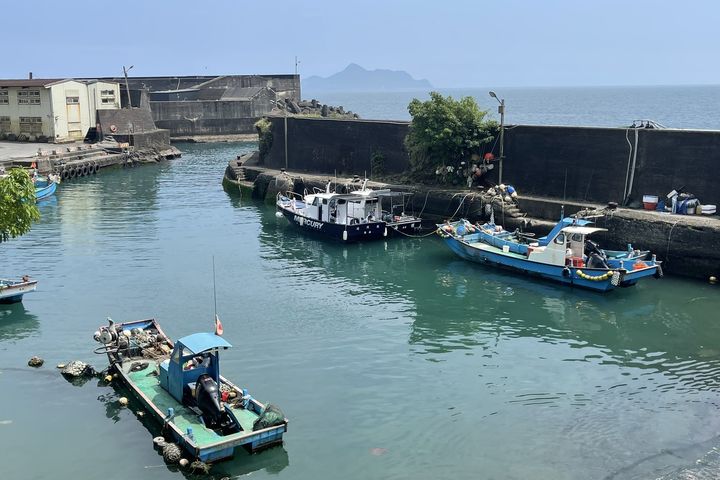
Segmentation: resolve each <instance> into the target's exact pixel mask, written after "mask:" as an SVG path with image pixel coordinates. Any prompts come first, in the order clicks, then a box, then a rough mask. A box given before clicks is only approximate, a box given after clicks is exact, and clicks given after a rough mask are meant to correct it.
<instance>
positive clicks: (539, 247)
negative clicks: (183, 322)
mask: <svg viewBox="0 0 720 480" xmlns="http://www.w3.org/2000/svg"><path fill="white" fill-rule="evenodd" d="M591 223H592V222H590V221H588V220H584V219H574V218H564V219H563V220H561V221H560V222H559V223H558V224H557V225H555V227H554V228H553V229H552V231H551V232H550V233H549V234H548V235H547V236H545V237H541V238H538V239H534V238H532V237H529V236H526V235H523V234H520V233H518V232H508V231H506V230H504V229H503V228H502V227H500V226H498V225H495V223H493V222H489V223H486V224H484V225H472V224H471V223H470V222H468V221H467V220H459V221H457V222H452V223H450V222H448V223H445V224H442V225H438V230H437V232H438V234H439V235H440V236H441V237H442V238H443V239H444V240H445V243H446V244H447V245H448V246H449V247H450V249H451V250H452V251H453V252H455V253H456V254H457V255H458V256H460V257H461V258H463V259H465V260H470V261H473V262H477V263H485V264H488V265H493V266H498V267H504V268H508V269H511V270H515V271H517V272H520V273H523V274H526V275H531V276H537V277H541V278H545V279H548V280H553V281H556V282H560V283H563V284H565V285H570V286H576V287H582V288H587V289H591V290H598V291H602V292H605V291H609V290H613V289H614V288H616V287H629V286H631V285H635V284H636V283H637V282H638V280H640V279H642V278H646V277H650V276H655V277H659V276H661V275H662V269H661V266H660V263H661V262H659V261H658V260H657V259H656V258H655V256H654V255H652V256H650V254H649V252H647V251H639V250H634V249H633V248H632V247H631V246H628V250H627V251H609V250H603V249H601V248H599V247H598V246H597V244H595V243H594V242H592V241H591V240H588V239H587V238H586V237H587V236H589V235H592V234H593V233H596V232H601V231H606V229H604V228H596V227H591V226H589V225H590V224H591Z"/></svg>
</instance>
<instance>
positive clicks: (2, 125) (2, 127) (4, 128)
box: [0, 117, 10, 132]
mask: <svg viewBox="0 0 720 480" xmlns="http://www.w3.org/2000/svg"><path fill="white" fill-rule="evenodd" d="M9 131H10V117H0V132H9Z"/></svg>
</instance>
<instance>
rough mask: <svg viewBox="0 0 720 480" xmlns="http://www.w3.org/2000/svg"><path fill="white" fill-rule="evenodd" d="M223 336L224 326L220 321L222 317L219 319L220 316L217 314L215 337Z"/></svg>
mask: <svg viewBox="0 0 720 480" xmlns="http://www.w3.org/2000/svg"><path fill="white" fill-rule="evenodd" d="M222 334H223V326H222V322H221V321H220V317H218V314H217V313H216V314H215V335H217V336H222Z"/></svg>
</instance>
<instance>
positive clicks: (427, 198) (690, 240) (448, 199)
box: [223, 154, 720, 279]
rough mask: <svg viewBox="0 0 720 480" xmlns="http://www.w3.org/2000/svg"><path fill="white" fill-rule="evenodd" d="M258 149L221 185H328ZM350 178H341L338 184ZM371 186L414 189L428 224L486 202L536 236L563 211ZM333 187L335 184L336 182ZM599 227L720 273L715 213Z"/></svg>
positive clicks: (481, 213) (470, 195)
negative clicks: (262, 160) (273, 165)
mask: <svg viewBox="0 0 720 480" xmlns="http://www.w3.org/2000/svg"><path fill="white" fill-rule="evenodd" d="M257 157H258V156H257V154H254V155H252V156H250V155H249V156H245V157H242V158H238V159H235V160H232V161H230V162H229V164H228V166H227V168H226V171H225V175H224V178H223V185H224V186H225V188H226V190H228V191H229V192H235V193H239V194H241V195H243V196H247V197H252V198H255V199H257V200H262V201H264V202H266V203H270V204H274V203H275V197H276V194H277V193H278V192H284V191H294V192H296V193H303V191H305V190H307V191H311V190H312V189H313V188H314V187H315V188H320V189H324V188H325V186H326V184H327V182H328V181H329V180H331V178H330V177H329V176H328V175H318V174H310V173H304V172H282V171H279V170H274V169H268V168H264V167H261V166H254V165H251V164H253V163H255V162H257V160H258V158H257ZM350 183H352V180H351V179H340V180H338V182H337V185H338V188H340V189H342V188H345V185H347V184H350ZM370 185H371V187H372V188H392V189H393V190H397V191H405V192H411V193H414V195H413V196H412V197H411V201H410V203H408V204H407V205H406V211H408V212H413V213H415V214H420V215H421V216H422V217H423V218H424V219H426V221H427V224H426V227H428V228H430V229H431V228H433V223H434V222H436V221H437V222H440V221H442V220H443V219H446V218H450V217H453V216H454V217H455V218H460V217H464V218H468V219H470V220H472V221H476V220H483V219H486V218H487V216H488V210H487V208H488V207H487V205H488V204H490V205H492V208H493V211H494V214H495V218H496V221H498V222H501V223H503V224H504V225H505V227H506V228H507V229H509V230H512V229H515V228H523V229H524V230H525V231H528V232H533V233H536V234H537V235H544V234H547V233H548V232H549V231H550V229H551V228H552V226H553V225H554V224H555V223H556V219H557V218H559V216H560V208H561V202H554V201H552V200H548V199H542V198H538V197H520V199H519V206H520V208H521V209H522V210H523V211H522V212H520V211H518V209H517V208H514V206H513V205H511V204H508V203H504V202H502V201H499V200H498V199H497V198H496V197H495V198H493V197H489V196H488V195H486V194H483V193H481V192H478V191H469V190H453V189H442V188H437V187H424V186H417V185H413V186H410V185H391V184H386V183H378V182H371V183H370ZM333 188H335V187H333ZM563 205H564V207H565V214H566V215H569V214H573V213H575V212H577V211H579V210H581V209H585V208H596V209H602V205H599V204H589V203H586V202H568V201H566V202H563ZM601 213H602V215H601V216H599V217H598V218H597V219H596V226H599V227H603V228H607V229H608V231H607V232H601V233H599V234H597V235H596V236H594V238H595V239H596V240H598V241H599V242H600V243H601V244H602V245H603V246H604V247H606V248H610V249H617V250H624V249H625V248H626V247H627V244H628V243H632V244H633V247H634V248H640V249H644V250H651V251H652V252H653V253H655V254H657V256H658V259H660V260H663V261H664V262H665V263H664V265H663V268H664V270H665V272H667V273H672V274H676V275H682V276H687V277H694V278H699V279H707V278H708V277H710V276H712V275H714V276H718V275H720V221H718V220H716V219H715V218H707V217H700V216H685V215H669V214H663V213H660V212H649V211H643V210H635V209H628V208H618V209H617V210H613V211H603V210H601Z"/></svg>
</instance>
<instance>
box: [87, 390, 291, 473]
mask: <svg viewBox="0 0 720 480" xmlns="http://www.w3.org/2000/svg"><path fill="white" fill-rule="evenodd" d="M96 386H97V388H98V389H101V390H104V391H105V393H102V394H100V395H98V397H97V399H98V401H99V402H100V403H101V404H103V405H104V406H105V416H106V417H107V418H108V419H110V420H112V421H113V423H118V422H120V421H121V420H123V418H122V416H121V412H123V411H124V410H129V411H131V412H132V413H133V417H134V420H137V421H138V422H139V423H140V424H141V425H142V426H143V427H145V428H146V429H147V431H148V432H149V433H150V435H149V436H148V439H147V440H148V441H147V445H148V448H154V446H153V443H152V439H153V438H154V437H157V436H161V435H163V430H162V426H161V424H160V422H158V421H157V420H156V419H155V418H154V417H152V415H151V414H150V412H148V411H147V410H146V409H145V407H144V406H143V405H142V403H140V401H139V400H138V399H137V398H136V397H135V396H134V395H132V393H131V392H130V390H129V389H128V388H127V387H126V386H125V385H123V384H120V383H118V382H117V381H116V380H114V381H113V383H112V384H110V385H108V384H107V383H106V382H105V381H104V380H99V381H98V382H97V385H96ZM120 397H126V398H127V399H128V405H127V406H126V407H123V406H120V403H119V402H118V400H119V399H120ZM158 460H159V462H163V460H162V452H161V451H158ZM289 464H290V459H289V456H288V453H287V451H286V450H285V447H284V446H282V445H279V446H275V447H272V448H269V449H267V450H263V451H261V452H258V453H252V454H251V453H249V452H248V451H247V450H245V449H244V448H237V449H236V450H235V456H234V457H233V458H231V459H229V460H223V461H221V462H218V463H215V464H213V465H212V467H211V470H210V475H209V476H208V475H201V474H196V473H193V472H191V471H189V470H187V469H182V468H180V467H179V466H178V465H167V464H165V465H164V467H165V468H167V469H168V470H169V471H171V472H180V473H182V474H183V476H184V477H185V478H189V479H218V480H219V479H221V478H226V477H230V478H235V477H239V476H243V475H248V474H250V473H253V472H257V471H260V470H265V471H266V472H267V473H270V474H276V473H279V472H280V471H282V470H283V469H284V468H285V467H287V466H288V465H289Z"/></svg>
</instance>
